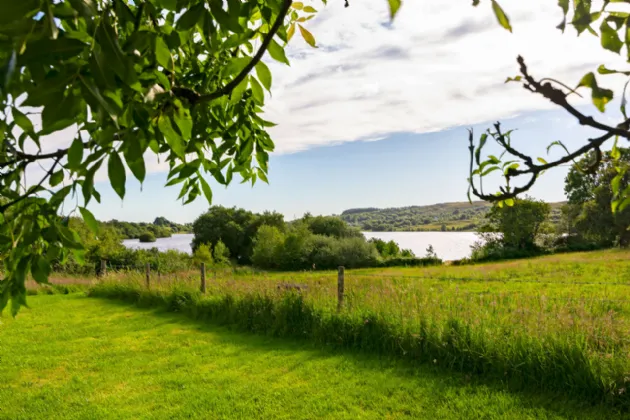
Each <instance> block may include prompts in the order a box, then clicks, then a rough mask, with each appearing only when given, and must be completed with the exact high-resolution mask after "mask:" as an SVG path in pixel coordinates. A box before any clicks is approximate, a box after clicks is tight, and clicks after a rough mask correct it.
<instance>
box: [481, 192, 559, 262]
mask: <svg viewBox="0 0 630 420" xmlns="http://www.w3.org/2000/svg"><path fill="white" fill-rule="evenodd" d="M550 211H551V206H549V204H547V203H545V202H543V201H537V200H534V199H532V198H524V199H515V201H514V204H513V205H512V206H507V205H503V204H499V203H497V204H495V205H493V206H492V208H491V209H490V212H488V214H487V215H486V218H487V224H485V225H484V226H483V227H482V228H481V232H482V233H500V234H501V237H500V238H498V239H497V240H498V241H499V242H500V244H501V245H502V246H503V247H504V248H512V249H518V250H533V249H536V244H535V240H536V237H537V236H538V234H539V233H540V230H541V227H542V226H543V223H544V222H545V221H546V220H547V217H548V216H549V213H550Z"/></svg>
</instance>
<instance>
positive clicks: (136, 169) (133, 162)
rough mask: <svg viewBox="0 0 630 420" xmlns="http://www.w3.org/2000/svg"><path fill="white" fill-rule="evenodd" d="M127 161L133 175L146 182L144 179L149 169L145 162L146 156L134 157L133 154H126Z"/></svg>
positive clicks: (141, 181)
mask: <svg viewBox="0 0 630 420" xmlns="http://www.w3.org/2000/svg"><path fill="white" fill-rule="evenodd" d="M124 156H125V161H126V162H127V166H128V167H129V169H130V170H131V173H132V174H133V176H135V177H136V179H137V180H138V181H140V183H143V182H144V179H145V177H146V175H147V169H146V166H145V163H144V158H143V157H142V155H140V157H136V158H133V157H132V156H131V155H127V154H125V155H124Z"/></svg>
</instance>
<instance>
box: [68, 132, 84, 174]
mask: <svg viewBox="0 0 630 420" xmlns="http://www.w3.org/2000/svg"><path fill="white" fill-rule="evenodd" d="M82 160H83V142H82V141H81V139H79V138H76V139H74V141H73V142H72V145H71V146H70V149H68V167H69V168H71V169H77V168H79V166H81V161H82Z"/></svg>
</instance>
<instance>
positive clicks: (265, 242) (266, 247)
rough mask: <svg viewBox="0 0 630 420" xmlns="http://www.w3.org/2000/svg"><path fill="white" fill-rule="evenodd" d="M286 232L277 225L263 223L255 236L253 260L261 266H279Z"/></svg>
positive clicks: (256, 264)
mask: <svg viewBox="0 0 630 420" xmlns="http://www.w3.org/2000/svg"><path fill="white" fill-rule="evenodd" d="M283 245H284V234H283V233H282V232H280V229H278V228H277V227H275V226H267V225H262V226H261V227H260V228H258V233H257V234H256V237H255V238H254V251H253V255H252V262H253V263H254V265H255V266H257V267H261V268H278V267H279V265H280V258H281V253H282V247H283Z"/></svg>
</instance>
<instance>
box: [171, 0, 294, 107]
mask: <svg viewBox="0 0 630 420" xmlns="http://www.w3.org/2000/svg"><path fill="white" fill-rule="evenodd" d="M291 4H293V1H292V0H284V3H283V4H282V9H281V10H280V13H279V14H278V17H277V18H276V21H275V22H274V23H273V26H272V27H271V29H270V30H269V33H267V35H265V38H264V39H263V41H262V44H260V48H259V49H258V51H256V54H255V55H254V56H253V57H252V59H251V61H250V62H249V63H247V65H246V66H245V67H244V68H243V70H241V72H240V73H239V74H238V75H237V76H236V77H235V78H234V79H232V81H230V82H229V83H228V84H227V85H225V86H223V87H222V88H220V89H219V90H217V91H215V92H212V93H207V94H204V95H200V94H198V93H197V92H195V91H193V90H191V89H187V88H181V87H175V88H173V89H172V92H173V93H174V94H175V96H179V97H184V98H186V99H187V100H188V101H189V102H190V104H191V105H193V106H194V105H197V104H200V103H205V102H210V101H213V100H215V99H218V98H220V97H222V96H225V95H228V94H229V93H230V92H232V90H234V88H235V87H237V86H238V85H239V84H240V83H241V82H242V81H243V80H245V78H246V77H247V75H248V74H249V72H251V71H252V69H253V68H254V67H255V66H256V64H258V62H259V61H260V60H261V59H262V57H263V55H265V51H267V48H268V47H269V44H270V43H271V41H272V40H273V37H274V36H275V35H276V33H277V32H278V31H279V30H280V27H281V26H282V25H283V23H284V18H285V17H286V16H287V13H288V12H289V9H290V8H291Z"/></svg>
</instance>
